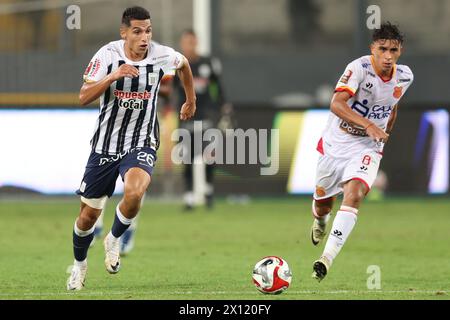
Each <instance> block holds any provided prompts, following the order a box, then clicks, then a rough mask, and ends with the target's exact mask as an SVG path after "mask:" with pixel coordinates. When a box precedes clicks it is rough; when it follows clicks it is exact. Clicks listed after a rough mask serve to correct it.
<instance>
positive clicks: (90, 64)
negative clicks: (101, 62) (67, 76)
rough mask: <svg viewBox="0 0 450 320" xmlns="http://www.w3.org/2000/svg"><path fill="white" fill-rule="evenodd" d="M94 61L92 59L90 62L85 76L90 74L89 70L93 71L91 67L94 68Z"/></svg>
mask: <svg viewBox="0 0 450 320" xmlns="http://www.w3.org/2000/svg"><path fill="white" fill-rule="evenodd" d="M93 64H94V63H93V62H92V61H91V62H89V65H88V66H87V68H86V70H85V71H84V75H85V76H87V75H88V74H89V71H91V69H92V65H93Z"/></svg>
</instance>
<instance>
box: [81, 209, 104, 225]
mask: <svg viewBox="0 0 450 320" xmlns="http://www.w3.org/2000/svg"><path fill="white" fill-rule="evenodd" d="M100 213H101V210H97V209H92V208H89V207H87V206H85V207H84V208H83V209H82V210H81V212H80V216H79V217H78V226H80V227H82V230H87V229H90V228H92V226H93V225H94V224H95V222H96V221H97V219H98V217H99V215H100Z"/></svg>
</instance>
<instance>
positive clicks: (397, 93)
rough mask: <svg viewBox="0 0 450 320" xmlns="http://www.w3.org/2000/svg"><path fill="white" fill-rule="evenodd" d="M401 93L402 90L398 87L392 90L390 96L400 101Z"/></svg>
mask: <svg viewBox="0 0 450 320" xmlns="http://www.w3.org/2000/svg"><path fill="white" fill-rule="evenodd" d="M402 92H403V88H402V87H400V86H397V87H395V88H394V93H393V94H392V95H393V96H394V98H396V99H400V97H401V96H402Z"/></svg>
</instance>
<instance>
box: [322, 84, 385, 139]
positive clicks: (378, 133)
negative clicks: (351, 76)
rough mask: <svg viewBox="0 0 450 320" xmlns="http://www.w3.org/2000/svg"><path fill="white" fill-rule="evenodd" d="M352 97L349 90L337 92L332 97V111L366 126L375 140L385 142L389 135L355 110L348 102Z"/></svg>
mask: <svg viewBox="0 0 450 320" xmlns="http://www.w3.org/2000/svg"><path fill="white" fill-rule="evenodd" d="M350 98H351V95H350V93H348V92H347V91H341V92H336V93H335V94H334V95H333V98H332V99H331V105H330V107H331V112H333V113H334V114H335V115H336V116H338V117H339V118H341V119H343V120H344V121H347V122H348V123H354V124H356V125H358V126H360V127H362V128H364V129H365V130H366V133H367V135H368V136H369V137H371V138H372V139H373V140H375V141H382V142H385V141H386V140H387V139H388V137H389V135H388V134H387V133H386V132H384V131H383V130H382V129H380V128H379V127H378V126H377V125H375V123H373V122H372V121H370V120H369V119H366V118H364V117H362V116H360V115H359V114H357V113H356V112H354V111H353V110H352V109H351V108H350V107H349V106H348V104H347V101H348V100H349V99H350Z"/></svg>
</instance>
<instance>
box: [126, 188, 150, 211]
mask: <svg viewBox="0 0 450 320" xmlns="http://www.w3.org/2000/svg"><path fill="white" fill-rule="evenodd" d="M144 193H145V189H143V188H141V189H131V190H125V194H124V200H125V201H126V202H127V204H128V205H129V206H132V207H136V208H139V207H140V205H141V200H142V197H143V196H144Z"/></svg>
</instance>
